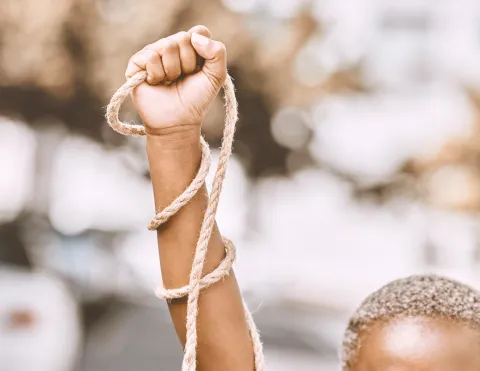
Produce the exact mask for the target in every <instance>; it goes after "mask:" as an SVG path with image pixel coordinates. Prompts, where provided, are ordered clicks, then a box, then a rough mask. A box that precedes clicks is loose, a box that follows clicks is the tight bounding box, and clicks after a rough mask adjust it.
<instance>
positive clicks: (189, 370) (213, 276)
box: [106, 71, 265, 371]
mask: <svg viewBox="0 0 480 371" xmlns="http://www.w3.org/2000/svg"><path fill="white" fill-rule="evenodd" d="M146 77H147V73H146V71H141V72H138V73H136V74H135V75H134V76H132V77H131V78H130V79H128V81H127V82H126V83H125V84H124V85H123V86H122V87H120V88H119V89H118V90H117V92H116V93H115V94H114V95H113V97H112V99H111V101H110V104H109V105H108V106H107V113H106V118H107V121H108V124H109V125H110V126H111V127H112V129H113V130H115V131H117V132H118V133H120V134H122V135H134V136H139V135H145V134H146V133H145V128H144V126H142V125H136V124H131V123H125V122H122V121H120V119H119V111H120V107H121V105H122V103H123V102H124V100H125V99H126V98H127V97H128V96H129V95H130V93H131V92H132V91H133V89H135V87H137V86H138V85H139V84H141V83H142V82H144V81H145V79H146ZM222 87H223V90H224V93H225V97H224V98H225V110H226V117H225V128H224V132H223V139H222V146H221V149H220V156H219V160H218V166H217V169H216V172H215V177H214V179H213V185H212V191H211V194H210V198H209V200H208V205H207V210H206V211H205V215H204V218H203V222H202V226H201V229H200V236H199V238H198V241H197V245H196V248H195V256H194V259H193V264H192V269H191V271H190V279H189V284H188V285H187V286H184V287H181V288H177V289H171V290H167V289H165V288H158V289H157V290H156V295H157V297H159V298H163V299H167V300H172V299H176V298H182V297H188V302H187V337H186V344H185V350H184V352H185V355H184V359H183V363H182V371H196V367H197V361H196V358H197V342H198V340H197V315H198V299H199V296H200V291H201V290H202V289H206V288H207V287H209V286H210V285H213V284H214V283H215V282H218V281H220V280H221V279H223V278H224V277H226V276H227V275H228V274H229V273H230V271H231V268H232V265H233V262H234V260H235V247H234V245H233V244H232V243H231V242H230V241H229V240H227V239H226V238H224V239H223V241H224V245H225V251H226V256H225V258H224V259H223V260H222V262H221V263H220V265H219V266H218V267H217V268H216V269H215V270H214V271H213V272H211V273H209V274H207V275H206V276H205V277H202V272H203V266H204V263H205V257H206V254H207V249H208V243H209V241H210V236H211V234H212V230H213V227H214V225H215V215H216V213H217V207H218V203H219V200H220V193H221V191H222V185H223V180H224V178H225V174H226V170H227V163H228V159H229V157H230V155H231V151H232V143H233V136H234V132H235V124H236V122H237V120H238V113H237V112H238V110H237V100H236V98H235V88H234V86H233V82H232V79H231V77H230V76H229V75H227V78H226V80H225V82H224V84H223V86H222ZM200 141H201V146H202V158H201V164H200V168H199V170H198V172H197V174H196V175H195V178H194V179H193V181H192V182H191V184H190V185H189V186H188V187H187V189H186V190H185V191H184V192H183V193H182V194H181V195H180V196H178V197H177V198H176V199H175V200H174V201H173V202H172V203H171V204H170V205H169V206H167V207H166V208H165V209H163V210H161V211H160V212H158V213H157V214H156V215H155V217H154V218H153V219H152V220H151V221H150V224H149V226H148V228H149V229H150V230H156V229H157V228H158V227H159V226H160V225H162V224H163V223H165V222H166V221H167V220H168V219H169V218H170V217H172V216H173V215H175V214H176V213H177V212H178V211H179V210H180V209H181V208H182V207H183V206H185V205H186V204H187V203H188V202H189V201H190V200H191V199H192V198H193V197H194V196H195V195H196V194H197V192H198V191H199V190H200V189H201V188H202V186H203V184H204V183H205V179H206V177H207V174H208V170H209V167H210V164H211V156H210V149H209V147H208V144H207V143H206V142H205V140H204V139H203V137H202V138H201V139H200ZM244 308H245V319H246V322H247V325H248V328H249V333H250V337H251V339H252V345H253V349H254V356H255V370H256V371H264V370H265V362H264V357H263V349H262V343H261V341H260V336H259V334H258V331H257V328H256V326H255V323H254V321H253V318H252V315H251V314H250V312H249V310H248V308H247V307H246V306H245V305H244Z"/></svg>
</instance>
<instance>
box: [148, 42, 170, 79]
mask: <svg viewBox="0 0 480 371" xmlns="http://www.w3.org/2000/svg"><path fill="white" fill-rule="evenodd" d="M144 53H145V58H146V60H147V63H146V68H145V69H146V70H147V82H148V83H149V84H150V85H157V84H160V83H161V82H162V81H164V80H165V77H166V74H165V70H164V68H163V63H162V58H161V57H160V55H159V54H158V53H157V52H155V51H153V50H151V49H148V48H147V49H144Z"/></svg>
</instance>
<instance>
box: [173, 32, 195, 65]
mask: <svg viewBox="0 0 480 371" xmlns="http://www.w3.org/2000/svg"><path fill="white" fill-rule="evenodd" d="M191 38H192V37H191V35H190V34H189V33H188V32H179V33H176V34H175V35H172V36H170V37H169V39H172V40H174V41H175V42H176V43H177V44H178V47H179V53H180V67H181V70H182V73H183V74H190V73H193V72H195V68H196V66H197V53H196V52H195V49H194V48H193V45H192V41H191Z"/></svg>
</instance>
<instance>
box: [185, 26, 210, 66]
mask: <svg viewBox="0 0 480 371" xmlns="http://www.w3.org/2000/svg"><path fill="white" fill-rule="evenodd" d="M188 33H189V34H190V35H193V34H194V33H198V34H199V35H202V36H205V37H208V38H209V39H211V38H212V33H211V32H210V30H209V29H208V28H207V27H205V26H203V25H198V26H195V27H192V28H191V29H190V30H188ZM204 63H205V59H203V58H202V57H201V56H199V55H198V54H197V68H196V69H195V72H198V71H200V70H201V69H202V67H203V64H204Z"/></svg>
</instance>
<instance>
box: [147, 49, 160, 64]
mask: <svg viewBox="0 0 480 371" xmlns="http://www.w3.org/2000/svg"><path fill="white" fill-rule="evenodd" d="M158 60H159V56H158V54H157V53H155V52H154V51H149V52H148V53H145V61H146V62H147V63H149V64H155V63H158V62H159V61H158Z"/></svg>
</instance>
